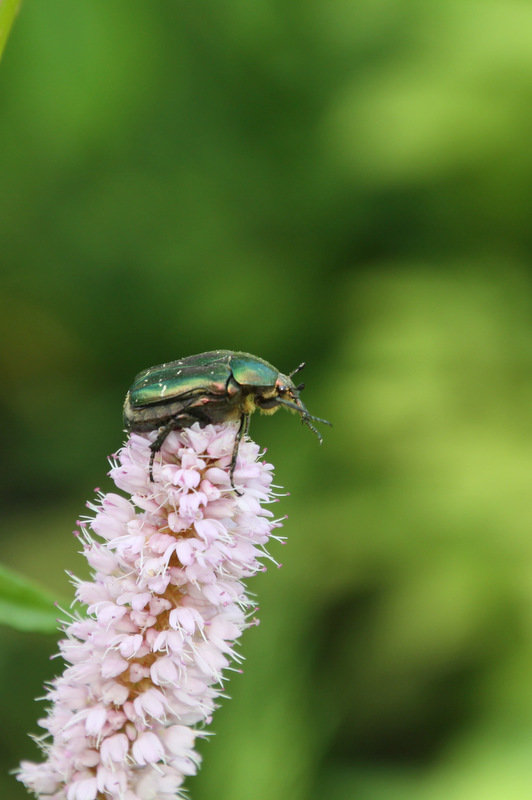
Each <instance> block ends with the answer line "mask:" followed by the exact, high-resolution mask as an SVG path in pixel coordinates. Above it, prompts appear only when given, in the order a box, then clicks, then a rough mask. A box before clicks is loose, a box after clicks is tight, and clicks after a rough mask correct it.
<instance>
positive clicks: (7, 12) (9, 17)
mask: <svg viewBox="0 0 532 800" xmlns="http://www.w3.org/2000/svg"><path fill="white" fill-rule="evenodd" d="M20 3H21V0H0V58H2V53H3V52H4V47H5V46H6V42H7V38H8V36H9V31H10V30H11V26H12V25H13V21H14V19H15V17H16V16H17V13H18V10H19V8H20Z"/></svg>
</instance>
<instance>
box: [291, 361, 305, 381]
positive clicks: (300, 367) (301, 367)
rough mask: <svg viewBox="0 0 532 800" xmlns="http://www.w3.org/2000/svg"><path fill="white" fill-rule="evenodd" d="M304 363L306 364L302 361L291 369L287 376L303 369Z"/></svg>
mask: <svg viewBox="0 0 532 800" xmlns="http://www.w3.org/2000/svg"><path fill="white" fill-rule="evenodd" d="M305 364H306V361H302V362H301V364H300V365H299V367H296V368H295V369H293V370H292V372H289V373H288V377H289V378H291V377H292V375H295V374H296V373H298V372H301V370H302V369H303V367H304V366H305Z"/></svg>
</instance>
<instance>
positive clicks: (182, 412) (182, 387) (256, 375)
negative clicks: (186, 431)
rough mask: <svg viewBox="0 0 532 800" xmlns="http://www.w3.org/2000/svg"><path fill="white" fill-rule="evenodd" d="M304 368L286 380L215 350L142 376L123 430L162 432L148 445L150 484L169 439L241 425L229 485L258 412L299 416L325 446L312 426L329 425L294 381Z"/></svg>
mask: <svg viewBox="0 0 532 800" xmlns="http://www.w3.org/2000/svg"><path fill="white" fill-rule="evenodd" d="M304 366H305V364H304V363H303V364H300V365H299V367H297V369H295V370H293V371H292V372H290V373H289V374H288V375H283V374H282V373H280V372H279V370H278V369H276V368H275V367H273V366H272V365H271V364H268V362H267V361H264V360H263V359H262V358H257V356H253V355H251V354H250V353H239V352H234V351H232V350H211V351H210V352H208V353H200V354H199V355H196V356H188V357H187V358H181V359H179V361H170V362H168V363H167V364H159V365H157V366H155V367H149V368H148V369H145V370H143V371H142V372H140V373H139V374H138V375H137V376H136V378H135V380H134V381H133V385H132V386H131V388H130V389H129V391H128V393H127V395H126V399H125V402H124V424H125V426H126V428H127V430H128V431H137V432H143V431H153V430H158V431H159V433H158V435H157V438H156V439H154V441H153V442H152V443H151V445H150V450H151V458H150V479H151V480H152V481H153V459H154V457H155V453H157V452H158V451H159V450H160V449H161V447H162V446H163V443H164V440H165V439H166V437H167V436H168V434H169V433H170V432H171V431H173V430H179V429H181V428H188V427H190V425H193V424H194V422H199V424H200V425H201V426H203V425H208V424H209V423H217V422H227V421H230V420H240V427H239V429H238V433H237V435H236V437H235V445H234V448H233V455H232V459H231V471H230V475H231V484H232V483H233V472H234V469H235V465H236V458H237V454H238V445H239V444H240V440H241V439H242V437H243V436H244V434H245V433H247V431H248V427H249V417H250V415H251V414H252V413H253V412H254V411H256V410H257V409H259V411H262V412H263V413H265V414H273V413H274V412H275V411H277V409H278V408H280V407H281V406H284V407H285V408H289V409H290V410H292V411H297V413H298V414H300V415H301V421H302V422H303V423H304V424H305V425H306V426H307V427H308V428H310V430H311V431H313V432H314V433H315V434H316V436H317V437H318V439H319V440H320V443H321V441H322V437H321V434H320V433H319V431H317V430H316V428H315V427H314V425H312V423H311V420H313V421H315V422H323V423H325V424H326V425H330V424H331V423H330V422H328V421H327V420H326V419H320V418H319V417H314V416H312V415H311V414H309V412H308V411H307V409H306V408H305V406H304V405H303V403H302V402H301V400H300V398H299V392H300V391H301V390H302V389H303V388H304V384H299V386H295V385H294V383H293V381H292V376H293V375H295V374H296V373H297V372H299V371H300V370H301V369H303V367H304ZM233 488H234V487H233Z"/></svg>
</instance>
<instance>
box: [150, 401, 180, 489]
mask: <svg viewBox="0 0 532 800" xmlns="http://www.w3.org/2000/svg"><path fill="white" fill-rule="evenodd" d="M182 424H183V423H182V421H181V420H180V419H179V418H176V417H173V419H171V420H170V422H167V423H166V425H164V426H163V427H162V428H160V429H159V433H158V435H157V438H156V439H154V440H153V442H152V443H151V444H150V450H151V454H150V481H151V483H153V460H154V458H155V453H158V452H159V450H160V449H161V447H162V446H163V444H164V440H165V439H166V437H167V436H168V435H169V434H170V433H172V431H175V429H176V428H180V427H181V426H182Z"/></svg>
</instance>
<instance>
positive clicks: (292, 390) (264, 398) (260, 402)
mask: <svg viewBox="0 0 532 800" xmlns="http://www.w3.org/2000/svg"><path fill="white" fill-rule="evenodd" d="M304 366H305V362H303V363H302V364H300V365H299V366H298V367H296V369H294V370H293V371H292V372H290V373H289V374H288V375H282V374H281V373H279V375H278V376H277V380H276V381H275V386H274V387H272V389H271V390H270V391H269V392H268V393H267V394H266V393H264V394H263V395H259V396H257V397H256V398H255V402H256V404H257V406H258V407H259V408H260V410H261V411H265V412H266V413H270V414H272V413H273V412H274V411H277V409H278V408H280V407H281V406H284V407H285V408H288V409H290V410H291V411H295V412H297V413H298V414H299V415H300V416H301V422H302V423H303V424H304V425H306V426H307V428H310V430H311V431H312V432H313V433H315V434H316V436H317V437H318V439H319V440H320V444H321V442H322V435H321V433H320V432H319V431H318V430H317V428H315V427H314V425H313V424H312V422H322V423H324V424H325V425H330V424H331V423H330V422H329V421H328V420H326V419H321V417H314V416H313V415H312V414H309V412H308V411H307V409H306V408H305V405H304V403H303V401H302V400H301V398H300V396H299V393H300V392H302V391H303V389H304V388H305V384H304V383H300V384H298V385H297V386H296V385H295V384H294V381H293V380H292V377H293V376H294V375H295V374H296V373H297V372H299V371H300V370H302V369H303V367H304Z"/></svg>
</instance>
